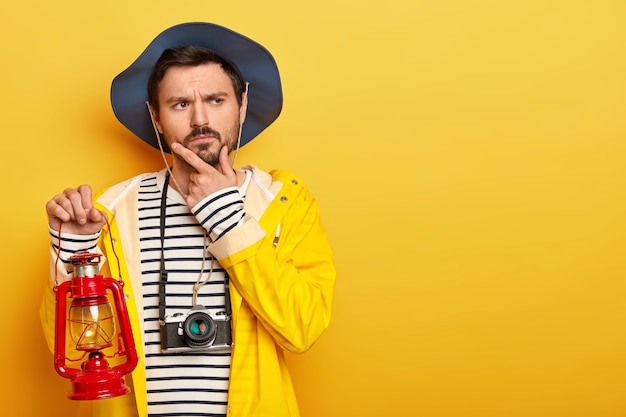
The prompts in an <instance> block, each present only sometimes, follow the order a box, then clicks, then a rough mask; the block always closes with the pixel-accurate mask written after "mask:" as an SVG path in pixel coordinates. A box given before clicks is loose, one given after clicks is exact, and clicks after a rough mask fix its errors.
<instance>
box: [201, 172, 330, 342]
mask: <svg viewBox="0 0 626 417" xmlns="http://www.w3.org/2000/svg"><path fill="white" fill-rule="evenodd" d="M278 175H282V178H280V180H281V182H282V183H283V184H284V186H283V187H282V189H281V190H280V193H279V194H278V195H276V196H275V198H274V199H273V201H272V202H271V203H270V205H269V206H268V208H267V210H266V211H265V212H264V214H263V215H262V217H261V218H260V219H259V220H258V221H256V220H255V219H253V218H250V217H247V218H246V219H245V221H244V224H243V225H241V226H240V227H237V228H235V229H233V230H232V231H230V232H228V233H227V234H226V235H224V236H223V237H221V238H220V239H219V240H218V241H216V242H215V243H214V244H213V245H212V246H211V247H210V251H211V253H212V254H213V256H215V257H217V259H218V260H219V262H220V264H221V265H222V266H223V267H224V268H225V269H226V270H227V272H228V274H229V276H230V279H231V283H232V285H233V286H234V287H235V289H236V290H237V292H238V293H240V294H241V296H242V298H243V301H242V302H245V303H247V304H248V306H249V307H250V309H251V310H252V311H253V312H254V314H255V316H256V317H257V319H258V320H259V322H260V323H261V324H262V325H263V326H264V327H265V329H266V330H267V331H268V332H269V333H270V334H271V335H272V337H273V338H274V340H275V341H276V343H277V344H278V345H279V346H281V347H282V348H283V349H285V350H288V351H290V352H295V353H300V352H304V351H306V350H308V349H309V348H310V347H311V346H312V345H313V343H314V342H315V341H316V340H317V339H318V338H319V336H320V335H321V334H322V332H323V331H324V330H325V329H326V328H327V327H328V325H329V322H330V316H331V310H332V300H333V294H334V285H335V267H334V264H333V257H332V252H331V249H330V246H329V243H328V239H327V236H326V233H325V231H324V228H323V226H322V223H321V221H320V211H319V207H318V205H317V203H316V201H315V200H314V199H313V197H312V196H311V195H310V194H309V193H308V192H307V190H306V189H305V188H304V187H303V186H302V185H301V184H302V183H301V181H297V180H292V179H290V178H289V174H288V173H283V174H278ZM235 343H236V342H235Z"/></svg>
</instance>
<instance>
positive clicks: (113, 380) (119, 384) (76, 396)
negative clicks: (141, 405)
mask: <svg viewBox="0 0 626 417" xmlns="http://www.w3.org/2000/svg"><path fill="white" fill-rule="evenodd" d="M82 368H83V369H82V371H80V372H79V373H78V374H76V376H74V377H73V378H72V386H73V390H72V392H70V393H69V394H68V395H67V396H68V398H69V399H71V400H100V399H104V398H111V397H117V396H120V395H124V394H128V393H129V392H130V388H128V386H126V383H125V382H124V374H123V373H121V372H119V371H118V370H116V369H111V368H110V367H109V364H108V363H107V361H106V359H105V358H104V355H102V353H100V352H92V353H91V354H90V355H89V359H88V360H87V361H86V362H85V363H83V365H82Z"/></svg>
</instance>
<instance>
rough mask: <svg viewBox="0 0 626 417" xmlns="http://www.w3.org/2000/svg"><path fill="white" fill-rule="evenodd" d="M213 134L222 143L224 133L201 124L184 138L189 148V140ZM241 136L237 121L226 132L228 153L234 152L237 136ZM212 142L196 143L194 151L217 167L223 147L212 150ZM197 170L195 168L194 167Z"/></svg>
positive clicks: (179, 158) (186, 163) (185, 163)
mask: <svg viewBox="0 0 626 417" xmlns="http://www.w3.org/2000/svg"><path fill="white" fill-rule="evenodd" d="M207 134H209V135H211V136H213V137H214V138H215V139H217V140H218V141H219V142H220V143H222V135H221V134H220V133H219V132H218V131H216V130H213V129H211V128H210V127H208V126H200V127H195V128H193V130H192V131H191V133H189V134H188V135H187V136H185V138H184V139H183V144H184V145H185V147H186V148H187V149H190V148H189V142H191V140H192V139H193V138H195V137H196V136H200V135H207ZM238 137H239V123H236V124H235V125H234V126H233V127H231V129H230V130H229V131H228V132H227V133H226V146H228V153H230V152H232V150H233V149H234V147H235V146H236V144H237V138H238ZM210 146H211V144H209V143H201V144H199V145H195V149H194V153H195V154H196V155H198V157H199V158H200V159H202V160H203V161H204V162H205V163H207V164H209V165H211V166H212V167H213V168H217V167H218V165H219V163H220V150H221V149H222V147H221V146H220V148H219V149H217V150H216V151H211V150H210ZM174 156H175V157H176V158H177V159H178V160H179V161H180V162H182V163H183V164H184V165H186V166H187V167H188V168H193V167H192V166H191V165H189V163H188V162H187V161H185V160H184V159H183V158H182V157H181V156H180V155H178V154H177V153H174ZM194 170H195V169H194Z"/></svg>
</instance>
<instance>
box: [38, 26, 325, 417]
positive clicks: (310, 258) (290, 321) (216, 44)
mask: <svg viewBox="0 0 626 417" xmlns="http://www.w3.org/2000/svg"><path fill="white" fill-rule="evenodd" d="M146 87H147V88H146ZM146 90H147V91H146ZM111 101H112V105H113V109H114V112H115V114H116V116H117V117H118V119H119V120H120V121H121V122H122V123H123V124H124V125H125V126H126V127H128V128H129V129H130V130H131V131H132V132H133V133H135V134H136V135H137V136H139V137H140V138H141V139H142V140H144V141H146V142H147V143H149V144H151V145H152V146H154V147H158V148H160V149H161V152H162V153H163V152H167V151H169V150H171V152H172V155H173V158H172V167H171V168H170V167H169V166H167V165H168V164H167V159H166V158H165V157H164V160H165V161H166V168H165V169H163V170H162V171H160V172H156V173H148V174H142V175H139V176H137V177H135V178H132V179H129V180H127V181H125V182H123V183H120V184H117V185H115V186H113V187H111V188H109V189H107V190H105V191H104V192H103V193H101V194H100V195H99V196H97V198H96V200H95V203H94V202H92V190H91V188H90V187H89V186H87V185H83V186H80V187H78V188H68V189H66V190H65V191H64V192H63V193H61V194H59V195H56V196H55V197H54V198H52V199H51V200H50V201H49V202H48V203H47V205H46V211H47V214H48V219H49V228H50V233H51V236H52V244H51V254H52V256H51V260H52V263H53V264H52V268H51V270H52V271H53V275H54V276H53V279H52V280H51V281H50V289H51V290H50V291H47V293H46V295H45V297H44V301H43V305H42V309H41V316H42V322H43V325H44V329H45V332H46V336H47V338H48V342H49V344H50V346H53V341H54V293H53V291H52V288H53V286H54V283H55V282H57V283H58V282H61V281H64V280H67V279H70V277H71V272H72V266H71V265H70V264H69V263H68V259H69V257H70V256H72V254H74V253H76V252H78V251H84V250H89V251H101V252H102V253H103V254H104V257H105V258H106V259H107V262H106V263H105V264H104V265H103V267H102V268H103V269H102V273H103V274H104V275H108V276H112V277H117V276H121V277H123V278H124V280H125V283H126V285H125V286H124V291H125V293H126V294H125V296H126V301H127V305H128V308H129V312H130V317H131V322H132V327H133V333H134V334H133V335H134V339H135V344H136V346H137V350H138V355H139V358H140V360H139V364H138V366H137V367H136V369H135V371H134V372H133V373H132V374H131V377H130V380H129V381H127V382H128V384H129V385H131V386H132V391H133V392H132V393H131V394H129V395H125V396H120V397H115V398H111V399H105V400H97V401H94V415H96V416H105V415H106V416H116V417H123V416H165V415H172V416H173V415H176V416H199V415H210V416H220V415H222V416H225V415H228V416H246V417H251V416H272V417H282V416H298V415H299V412H298V407H297V404H296V399H295V395H294V390H293V387H292V384H291V381H290V377H289V373H288V371H287V368H286V364H285V358H284V351H290V352H304V351H306V350H307V349H309V348H310V347H311V346H312V344H313V343H314V342H315V341H316V340H317V339H318V338H319V336H320V335H321V333H322V332H323V331H324V330H325V329H326V328H327V326H328V324H329V320H330V314H331V305H332V298H333V291H334V282H335V268H334V266H333V261H332V254H331V250H330V248H329V245H328V242H327V238H326V235H325V232H324V230H323V228H322V226H321V223H320V219H319V209H318V206H317V203H316V202H315V200H314V199H313V198H312V197H311V196H310V195H309V194H308V193H307V191H306V190H305V188H304V187H303V185H302V182H301V181H300V180H299V179H297V178H296V177H294V176H293V175H291V174H290V173H287V172H284V171H278V170H276V171H272V172H271V173H265V172H263V171H261V170H259V169H257V168H255V167H251V166H247V167H243V168H241V169H237V170H235V169H233V165H234V157H235V156H236V152H237V150H238V148H239V146H242V145H244V144H245V143H247V142H248V141H250V140H251V139H252V138H254V137H255V136H256V135H258V134H259V133H260V132H261V131H262V130H263V129H265V128H266V127H267V126H268V125H269V124H271V123H272V122H273V121H274V120H275V119H276V118H277V117H278V114H279V113H280V109H281V107H282V91H281V86H280V78H279V75H278V70H277V68H276V64H275V62H274V60H273V58H272V56H271V55H270V54H269V52H267V50H265V49H264V48H263V47H262V46H261V45H259V44H257V43H256V42H254V41H252V40H250V39H248V38H246V37H244V36H242V35H239V34H237V33H235V32H232V31H230V30H228V29H226V28H223V27H220V26H217V25H213V24H208V23H187V24H182V25H177V26H174V27H172V28H170V29H168V30H166V31H164V32H163V33H161V34H160V35H159V36H158V37H157V38H156V39H155V40H154V41H153V42H152V43H151V44H150V45H149V46H148V48H147V49H146V50H145V51H144V52H143V53H142V54H141V56H140V57H139V58H138V59H137V60H136V61H135V62H134V63H133V64H132V65H131V66H130V67H129V68H128V69H127V70H126V71H124V72H122V73H121V74H120V75H118V77H116V79H115V80H114V81H113V85H112V89H111ZM57 258H60V261H59V262H57ZM192 308H193V309H194V310H192ZM196 311H200V313H201V314H205V315H208V316H209V317H212V318H214V319H216V320H224V321H223V322H222V323H225V324H226V325H223V326H222V325H218V326H217V333H218V335H219V336H218V338H216V340H218V339H219V340H222V341H221V342H220V343H217V344H213V345H209V344H207V342H206V340H196V336H197V337H198V338H199V339H202V336H203V331H204V327H203V326H204V324H206V323H204V322H202V321H201V320H200V321H198V322H194V323H192V324H193V325H195V326H196V327H195V328H193V327H192V330H190V331H189V334H188V333H187V329H186V330H185V333H184V334H183V335H182V336H181V335H180V334H179V333H178V329H179V328H180V324H181V323H182V322H183V320H186V318H189V317H191V314H192V313H193V312H196ZM224 317H227V318H226V319H222V318H224ZM186 323H187V321H185V324H186ZM231 327H232V334H231ZM231 341H232V344H231ZM211 343H215V342H211Z"/></svg>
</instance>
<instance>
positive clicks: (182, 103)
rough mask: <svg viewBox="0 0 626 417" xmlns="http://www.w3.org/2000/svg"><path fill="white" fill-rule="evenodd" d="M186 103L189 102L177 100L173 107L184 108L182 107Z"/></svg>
mask: <svg viewBox="0 0 626 417" xmlns="http://www.w3.org/2000/svg"><path fill="white" fill-rule="evenodd" d="M188 105H189V104H188V103H187V102H186V101H181V102H178V103H176V104H174V108H175V109H184V108H186V107H187V106H188Z"/></svg>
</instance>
